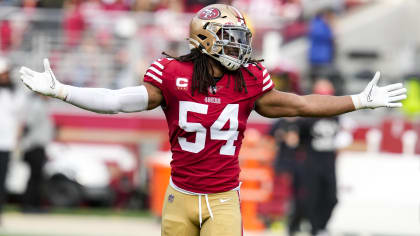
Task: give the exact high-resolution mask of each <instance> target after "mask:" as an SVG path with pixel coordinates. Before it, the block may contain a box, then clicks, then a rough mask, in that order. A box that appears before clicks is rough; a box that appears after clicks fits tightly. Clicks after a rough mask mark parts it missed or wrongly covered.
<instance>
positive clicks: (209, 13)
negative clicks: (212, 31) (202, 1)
mask: <svg viewBox="0 0 420 236" xmlns="http://www.w3.org/2000/svg"><path fill="white" fill-rule="evenodd" d="M220 15H221V13H220V10H219V9H217V8H214V7H210V8H206V9H203V10H202V11H200V12H199V13H198V18H200V19H202V20H213V19H216V18H219V17H220Z"/></svg>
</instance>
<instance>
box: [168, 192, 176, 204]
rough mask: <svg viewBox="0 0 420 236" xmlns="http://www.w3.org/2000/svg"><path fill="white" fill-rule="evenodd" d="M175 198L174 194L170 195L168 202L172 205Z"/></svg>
mask: <svg viewBox="0 0 420 236" xmlns="http://www.w3.org/2000/svg"><path fill="white" fill-rule="evenodd" d="M174 199H175V196H174V195H173V194H169V196H168V202H170V203H172V202H174Z"/></svg>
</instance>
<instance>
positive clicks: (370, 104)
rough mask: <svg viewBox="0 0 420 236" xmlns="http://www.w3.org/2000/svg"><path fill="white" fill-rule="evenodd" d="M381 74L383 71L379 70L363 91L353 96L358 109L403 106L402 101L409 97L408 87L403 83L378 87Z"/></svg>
mask: <svg viewBox="0 0 420 236" xmlns="http://www.w3.org/2000/svg"><path fill="white" fill-rule="evenodd" d="M380 76H381V73H379V71H377V72H376V74H375V76H374V77H373V79H372V81H370V82H369V84H368V85H367V86H366V88H365V89H364V90H363V92H361V93H360V94H356V95H352V96H351V99H352V100H353V104H354V107H355V108H356V110H358V109H364V108H377V107H402V103H401V102H400V101H401V100H404V99H406V98H407V95H406V93H407V89H406V88H404V87H403V84H402V83H396V84H390V85H387V86H384V87H378V86H377V84H378V80H379V77H380Z"/></svg>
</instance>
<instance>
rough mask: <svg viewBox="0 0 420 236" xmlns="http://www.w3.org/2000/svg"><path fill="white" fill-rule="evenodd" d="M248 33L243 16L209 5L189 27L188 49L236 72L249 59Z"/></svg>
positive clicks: (249, 33)
mask: <svg viewBox="0 0 420 236" xmlns="http://www.w3.org/2000/svg"><path fill="white" fill-rule="evenodd" d="M251 38H252V34H251V31H250V30H249V29H248V27H247V25H246V22H245V18H244V16H243V14H242V13H241V12H240V11H239V10H238V9H236V8H235V7H232V6H229V5H225V4H212V5H209V6H207V7H205V8H203V9H201V10H200V11H199V12H198V13H197V14H196V15H195V16H194V17H193V19H192V20H191V23H190V37H189V43H190V48H198V49H200V50H201V51H202V52H203V53H205V54H207V55H209V56H211V57H212V58H214V59H215V60H217V61H219V62H220V63H221V64H222V65H223V66H224V67H226V68H227V69H229V70H237V69H238V68H239V67H240V66H241V65H243V64H245V63H247V61H248V60H249V58H250V57H251V51H252V49H251Z"/></svg>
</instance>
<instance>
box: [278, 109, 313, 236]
mask: <svg viewBox="0 0 420 236" xmlns="http://www.w3.org/2000/svg"><path fill="white" fill-rule="evenodd" d="M270 136H272V137H274V139H275V141H276V145H277V153H276V157H275V159H274V171H275V173H276V176H277V177H278V178H287V179H289V180H290V183H291V185H290V186H289V188H290V189H289V191H290V193H291V195H290V201H289V208H288V212H287V231H288V235H289V236H293V235H295V233H296V232H298V231H300V224H301V222H302V220H303V219H304V217H305V204H304V199H303V197H304V196H303V194H304V188H303V181H304V180H303V171H304V168H303V167H304V153H303V151H302V148H301V146H300V136H299V118H296V117H285V118H280V119H279V120H277V121H276V122H275V123H274V124H273V125H272V126H271V129H270Z"/></svg>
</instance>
